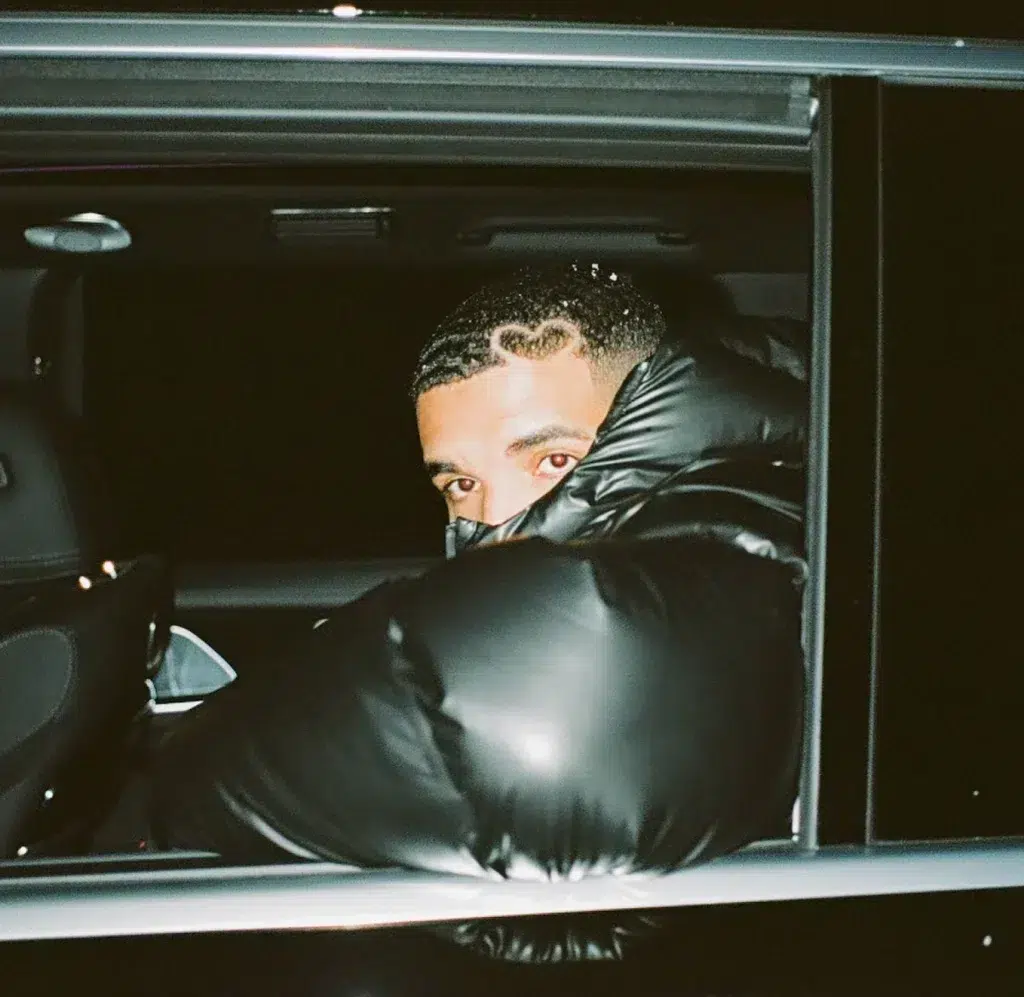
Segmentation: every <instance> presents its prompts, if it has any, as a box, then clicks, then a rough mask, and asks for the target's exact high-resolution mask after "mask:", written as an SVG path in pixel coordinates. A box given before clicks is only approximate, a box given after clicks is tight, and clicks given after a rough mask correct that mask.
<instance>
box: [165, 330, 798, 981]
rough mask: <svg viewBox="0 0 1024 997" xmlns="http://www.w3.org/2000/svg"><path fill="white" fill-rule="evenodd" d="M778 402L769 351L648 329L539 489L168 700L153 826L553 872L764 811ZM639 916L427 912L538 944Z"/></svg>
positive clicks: (363, 856)
mask: <svg viewBox="0 0 1024 997" xmlns="http://www.w3.org/2000/svg"><path fill="white" fill-rule="evenodd" d="M804 410H805V402H804V390H803V385H802V383H801V382H800V380H799V379H798V378H796V377H794V376H792V374H791V373H790V372H788V371H787V369H785V367H784V366H783V365H780V366H778V367H773V366H771V364H770V363H769V364H766V363H762V362H758V361H755V360H752V359H749V358H748V357H746V356H743V355H741V351H737V350H735V349H727V348H726V347H725V346H723V345H721V344H716V343H711V342H707V343H703V344H699V345H698V344H687V343H682V342H677V343H675V344H674V345H671V346H667V347H664V348H663V349H662V350H660V351H659V352H658V353H657V354H655V356H654V357H652V358H651V360H649V361H647V362H645V363H643V364H641V365H639V366H638V367H637V368H636V369H635V370H634V372H633V373H632V375H631V376H630V377H629V378H628V379H627V382H626V383H625V384H624V385H623V388H622V390H621V391H620V393H619V396H618V398H617V400H616V403H615V405H614V406H613V408H612V411H611V413H610V414H609V417H608V419H607V420H606V423H605V425H604V427H603V428H602V431H601V433H600V434H599V437H598V440H597V442H596V443H595V445H594V447H593V449H592V450H591V452H590V454H589V455H588V456H587V458H586V459H585V460H584V461H583V462H582V463H581V464H580V465H579V466H578V467H577V468H576V470H575V471H574V472H573V473H572V474H571V475H570V476H569V477H568V478H566V479H565V480H564V481H563V482H562V483H561V485H560V487H559V488H557V489H556V490H555V491H554V492H552V493H550V494H549V495H547V496H545V498H544V499H542V500H541V501H540V502H538V503H536V504H535V505H534V506H533V507H531V509H529V510H527V511H526V512H525V513H523V514H521V515H520V516H517V517H515V519H513V520H511V521H510V522H509V523H506V524H504V525H502V526H501V527H496V528H490V529H485V528H482V527H480V526H479V525H476V524H471V523H465V522H459V523H457V524H454V525H453V527H452V528H451V529H450V531H449V549H450V553H452V554H455V553H458V554H459V556H457V557H454V559H452V560H449V561H448V562H446V563H445V564H443V565H441V566H439V567H438V568H437V569H435V570H434V571H432V572H430V573H428V574H427V575H426V576H424V577H423V578H421V579H417V580H414V581H410V582H406V583H399V584H395V585H390V586H385V587H384V588H382V589H378V590H376V591H375V592H372V593H370V594H369V595H368V596H365V597H364V598H363V599H360V600H359V601H357V602H355V603H352V604H351V605H349V606H347V607H345V608H344V609H343V610H341V611H340V612H338V613H337V614H336V615H335V616H334V617H333V618H332V619H331V621H330V622H329V623H328V624H326V625H324V626H322V627H320V628H319V629H317V630H315V631H313V632H312V633H311V634H310V635H309V636H308V638H307V640H306V642H305V644H304V645H303V646H301V647H298V648H296V649H295V652H294V654H293V655H292V656H291V657H290V658H289V659H288V660H281V661H280V662H279V663H278V665H279V667H278V668H277V669H276V670H275V669H266V670H260V671H259V672H254V673H253V678H252V679H251V680H247V678H246V676H245V675H243V676H242V677H241V678H240V679H239V680H238V681H237V682H236V683H235V684H234V685H233V686H230V687H228V688H227V689H225V690H224V691H222V692H220V693H218V694H217V695H216V696H214V697H213V698H212V700H211V701H210V702H208V703H207V704H206V705H204V706H203V707H201V708H200V709H198V710H196V711H195V712H194V713H193V714H191V715H190V716H188V717H187V718H186V720H185V721H184V722H183V724H182V726H181V728H180V729H179V730H177V731H176V732H175V733H174V734H173V735H172V736H171V737H170V738H169V740H168V741H167V742H166V743H165V744H164V745H163V746H162V748H161V750H160V752H159V753H158V759H157V768H156V771H155V773H154V782H153V788H154V797H155V800H156V806H157V813H158V816H159V821H160V826H161V828H162V836H163V839H164V840H163V844H164V845H166V846H172V847H183V848H200V849H210V850H215V851H218V852H220V853H221V854H223V855H225V856H226V857H228V858H230V859H232V860H240V861H249V860H255V861H258V860H271V861H274V860H280V859H281V858H282V857H283V856H285V855H287V854H292V855H295V856H301V857H310V858H312V857H317V858H325V859H331V860H337V861H340V862H345V863H352V864H356V865H360V866H386V865H403V866H408V867H411V868H416V869H427V870H435V871H444V872H451V873H459V874H464V875H470V876H498V877H508V878H529V879H558V878H566V877H568V878H574V877H577V876H582V875H593V874H615V873H627V872H632V871H638V870H654V871H660V870H670V869H676V868H679V867H681V866H684V865H686V864H688V863H692V862H697V861H701V860H706V859H709V858H712V857H714V856H717V855H721V854H723V853H725V852H728V851H730V850H733V849H735V848H736V847H738V846H741V845H743V844H745V843H748V842H750V841H752V840H755V839H757V838H760V837H762V836H764V835H765V834H766V833H771V830H772V829H774V828H777V826H778V821H779V819H780V817H781V816H788V812H789V809H790V807H791V806H792V802H793V797H794V794H795V788H796V778H797V771H798V763H799V757H800V746H801V739H802V725H801V710H802V700H803V660H802V651H801V638H800V630H801V627H800V601H801V593H800V587H801V586H800V583H801V581H802V578H803V561H802V560H801V553H800V552H801V547H802V526H801V516H800V500H801V498H802V475H801V472H800V468H801V466H802V455H803V445H804ZM509 540H521V541H522V542H520V543H505V542H500V541H509ZM473 547H479V548H480V549H479V550H471V549H470V548H473ZM643 927H644V923H643V919H642V918H634V919H629V918H627V919H623V918H619V917H616V916H610V917H609V919H608V924H607V928H606V930H605V929H602V930H601V931H599V932H597V933H596V934H594V933H592V934H590V935H585V934H584V935H581V932H580V930H579V926H578V922H574V921H573V920H572V919H571V918H570V919H565V921H564V922H563V924H562V925H559V924H557V923H555V922H550V921H549V922H547V923H546V924H545V925H544V927H543V929H542V930H541V929H535V928H531V926H530V924H528V923H527V924H523V923H518V922H498V923H494V924H467V925H462V926H459V927H456V928H454V929H452V928H447V929H441V930H444V931H446V932H447V933H448V935H449V937H451V938H453V939H454V940H455V941H457V942H459V943H461V944H464V945H467V946H470V947H472V948H474V949H476V950H477V951H480V952H484V953H486V954H489V955H492V956H496V957H499V958H508V959H516V960H524V961H551V960H557V959H566V958H607V957H614V956H616V955H618V954H619V953H620V952H621V948H622V944H623V942H624V941H625V940H627V939H628V938H629V937H630V936H632V935H633V934H635V933H636V931H637V930H641V929H642V928H643Z"/></svg>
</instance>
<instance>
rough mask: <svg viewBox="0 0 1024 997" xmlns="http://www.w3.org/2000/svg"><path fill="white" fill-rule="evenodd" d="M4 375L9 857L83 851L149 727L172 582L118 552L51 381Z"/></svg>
mask: <svg viewBox="0 0 1024 997" xmlns="http://www.w3.org/2000/svg"><path fill="white" fill-rule="evenodd" d="M32 345H33V347H34V349H33V353H34V354H35V356H34V357H32V358H31V360H32V362H31V364H30V366H29V367H28V370H27V376H26V372H24V371H18V370H11V369H10V368H8V369H5V370H0V859H12V858H24V857H26V856H29V857H31V856H38V855H63V854H73V853H74V852H75V851H76V850H78V849H79V848H81V847H82V846H83V844H84V843H85V842H86V841H87V840H88V835H89V832H90V829H91V827H92V826H93V824H94V823H95V822H96V821H98V820H99V818H100V817H101V816H102V812H103V809H104V807H105V806H106V805H107V803H108V801H109V800H110V799H111V798H112V797H113V796H114V795H115V794H116V792H117V786H118V784H119V780H120V779H121V778H122V774H123V772H124V770H125V766H126V764H127V758H128V756H129V755H130V754H131V745H132V744H133V743H135V741H136V740H137V739H138V738H139V737H140V729H142V728H144V727H145V715H146V707H147V704H148V702H149V700H150V696H151V690H152V685H151V681H150V680H151V678H152V676H153V675H154V674H155V673H156V671H157V670H158V668H159V666H160V662H161V659H162V656H163V651H164V648H165V647H166V642H167V637H168V626H169V622H170V621H169V617H170V612H171V608H172V604H173V590H172V587H171V584H170V579H169V577H168V573H167V571H166V568H165V565H164V563H163V562H162V561H161V559H159V558H157V557H152V556H145V557H136V558H133V559H128V560H121V559H119V558H120V557H121V556H122V555H123V552H122V551H119V550H118V549H117V548H116V544H115V530H114V524H113V518H112V516H111V509H110V505H109V501H108V499H107V496H106V495H105V494H104V491H103V488H102V482H101V476H100V473H99V469H98V462H97V461H96V459H95V457H94V455H93V454H92V453H91V452H90V450H89V447H88V445H87V440H86V439H85V437H84V434H83V432H82V426H81V424H80V421H79V420H78V419H76V418H74V417H73V416H71V415H69V414H68V413H67V412H66V411H65V410H64V409H63V407H62V405H61V404H60V401H59V398H58V395H57V392H56V390H54V389H53V388H52V386H51V385H49V384H48V383H47V378H46V376H45V374H46V364H45V363H44V362H43V361H42V360H41V359H40V356H42V355H44V354H40V353H38V352H37V350H38V348H39V344H32Z"/></svg>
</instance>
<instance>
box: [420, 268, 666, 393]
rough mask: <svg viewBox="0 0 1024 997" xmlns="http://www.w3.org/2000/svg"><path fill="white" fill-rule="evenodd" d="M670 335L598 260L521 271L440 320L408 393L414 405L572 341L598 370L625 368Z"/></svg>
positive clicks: (653, 310)
mask: <svg viewBox="0 0 1024 997" xmlns="http://www.w3.org/2000/svg"><path fill="white" fill-rule="evenodd" d="M664 334H665V318H664V316H663V315H662V312H661V309H660V308H659V307H658V306H657V305H656V304H654V303H653V302H652V301H649V300H648V299H647V298H645V297H644V296H643V295H642V294H641V293H640V292H639V291H638V290H637V289H636V288H635V287H634V286H633V282H632V281H631V280H630V278H629V277H628V276H627V275H625V274H623V273H620V272H617V271H613V270H611V269H609V268H605V267H601V266H599V265H598V264H596V263H593V264H584V263H572V264H569V265H563V266H558V267H552V268H548V269H543V270H537V269H533V268H530V269H526V270H520V271H518V272H517V273H516V274H514V275H513V276H512V277H508V278H505V279H504V280H500V281H497V282H495V283H492V284H488V285H486V286H485V287H483V288H481V289H480V290H479V291H477V292H476V293H475V294H473V295H472V296H471V297H470V298H468V299H467V300H466V301H464V302H463V303H462V304H461V305H459V307H458V308H456V309H455V311H453V312H452V313H451V314H450V315H449V316H448V317H447V318H446V319H444V321H443V322H441V324H440V325H439V326H438V327H437V329H435V330H434V333H433V334H432V335H431V337H430V338H429V339H428V340H427V342H426V344H425V345H424V346H423V349H422V350H421V352H420V356H419V361H418V362H417V364H416V369H415V371H414V373H413V378H412V386H411V390H410V395H411V397H412V399H413V401H415V400H416V399H417V398H419V396H420V395H422V394H423V393H424V392H425V391H429V390H430V389H431V388H436V387H438V386H440V385H442V384H453V383H455V382H457V381H464V380H467V379H468V378H470V377H473V376H474V375H476V374H479V373H481V372H482V371H485V370H488V369H490V368H493V367H499V366H502V365H504V364H505V363H506V357H508V356H510V355H511V356H520V357H527V358H532V359H542V358H544V357H547V356H551V355H553V354H555V353H557V352H559V351H560V350H562V349H564V348H566V347H567V346H568V345H570V344H571V343H572V342H573V340H576V351H577V353H578V354H579V355H580V356H583V357H585V358H586V359H588V360H589V361H590V362H591V363H592V364H594V365H595V366H596V367H616V368H618V367H621V368H623V370H626V369H628V368H629V367H632V366H634V365H635V364H637V363H639V362H640V361H641V360H645V359H646V358H647V357H649V356H650V355H651V354H652V353H653V352H654V351H655V350H656V349H657V347H658V344H659V343H660V342H661V339H662V337H663V336H664ZM503 354H504V355H505V356H503Z"/></svg>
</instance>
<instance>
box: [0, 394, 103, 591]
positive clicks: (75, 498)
mask: <svg viewBox="0 0 1024 997" xmlns="http://www.w3.org/2000/svg"><path fill="white" fill-rule="evenodd" d="M49 401H50V399H49V398H48V397H47V395H46V393H45V392H43V391H42V390H40V385H38V384H32V383H19V382H11V381H0V586H3V585H13V584H17V583H23V582H42V581H48V580H52V579H56V578H62V577H68V576H74V575H77V574H84V573H90V572H92V571H94V570H95V569H96V568H97V567H98V566H99V565H100V563H101V562H102V561H103V560H104V559H106V558H109V557H111V556H113V555H112V552H111V548H110V544H111V542H112V540H113V536H112V531H111V528H110V524H109V522H108V520H107V515H108V509H109V506H108V503H107V502H106V501H105V495H104V494H103V492H102V489H101V476H100V473H99V468H98V466H97V464H96V462H95V460H94V457H93V455H92V454H91V453H90V452H89V450H88V448H87V447H86V445H85V441H83V440H82V439H81V437H80V434H79V432H78V429H77V427H76V425H75V424H74V423H73V422H72V421H71V420H70V419H67V418H65V417H63V416H62V414H61V413H60V412H59V410H58V409H57V407H56V406H53V405H51V404H48V402H49Z"/></svg>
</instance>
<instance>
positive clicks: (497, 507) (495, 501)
mask: <svg viewBox="0 0 1024 997" xmlns="http://www.w3.org/2000/svg"><path fill="white" fill-rule="evenodd" d="M537 498H539V496H537V495H533V494H531V491H530V489H529V487H527V483H520V482H516V481H510V482H501V483H498V484H494V485H491V486H490V487H489V488H486V489H484V494H483V502H482V503H481V507H480V520H481V522H483V523H485V524H486V525H487V526H500V525H501V524H502V523H504V522H505V521H506V520H509V519H511V518H512V517H513V516H514V515H516V513H518V512H522V511H523V509H525V508H526V507H527V506H529V505H530V504H531V503H533V502H534V501H535V500H536V499H537Z"/></svg>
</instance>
